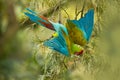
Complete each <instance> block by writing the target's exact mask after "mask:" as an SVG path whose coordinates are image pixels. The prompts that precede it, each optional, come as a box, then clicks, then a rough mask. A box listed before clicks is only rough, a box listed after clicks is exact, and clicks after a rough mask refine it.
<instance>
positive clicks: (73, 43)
mask: <svg viewBox="0 0 120 80" xmlns="http://www.w3.org/2000/svg"><path fill="white" fill-rule="evenodd" d="M27 10H28V11H29V12H25V15H27V16H28V17H29V18H30V20H31V21H33V22H35V23H37V24H39V25H41V26H44V27H46V28H48V29H51V30H53V31H55V32H56V33H55V34H53V36H54V37H53V38H51V39H49V40H46V41H45V42H44V45H45V46H48V47H50V48H51V49H53V50H56V51H58V52H60V53H62V54H64V55H66V56H69V55H71V54H76V55H80V54H82V53H83V48H82V47H81V46H85V45H86V44H87V43H88V42H89V40H90V36H91V34H92V30H93V24H94V10H93V9H90V10H89V11H88V12H87V13H86V14H85V15H84V17H82V18H80V19H79V20H67V22H66V25H65V26H64V25H63V24H61V23H55V22H52V21H50V20H48V19H47V18H45V17H44V16H38V15H37V14H36V13H35V12H34V11H32V10H30V9H29V8H27Z"/></svg>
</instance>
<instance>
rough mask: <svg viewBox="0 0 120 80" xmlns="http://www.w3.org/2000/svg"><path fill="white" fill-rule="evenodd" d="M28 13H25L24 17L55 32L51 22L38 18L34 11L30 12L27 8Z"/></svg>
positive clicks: (42, 17) (41, 17)
mask: <svg viewBox="0 0 120 80" xmlns="http://www.w3.org/2000/svg"><path fill="white" fill-rule="evenodd" d="M26 10H27V11H28V12H25V15H26V16H28V17H29V18H30V20H31V21H33V22H35V23H37V24H39V25H41V26H44V27H46V28H48V29H51V30H55V29H54V27H53V25H52V24H51V22H50V21H49V20H48V19H47V18H45V17H44V16H38V15H37V13H35V12H34V11H32V10H30V9H29V8H27V9H26Z"/></svg>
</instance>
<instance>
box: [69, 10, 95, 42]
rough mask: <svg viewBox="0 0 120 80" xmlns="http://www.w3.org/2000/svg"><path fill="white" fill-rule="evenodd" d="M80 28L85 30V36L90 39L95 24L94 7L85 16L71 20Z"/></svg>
mask: <svg viewBox="0 0 120 80" xmlns="http://www.w3.org/2000/svg"><path fill="white" fill-rule="evenodd" d="M71 22H73V23H74V24H75V25H76V26H77V27H78V28H79V29H80V30H82V31H83V33H84V37H85V38H86V40H87V41H89V39H90V36H91V34H92V30H93V24H94V9H90V10H89V11H88V12H87V13H86V14H85V16H84V17H83V18H81V19H79V20H71Z"/></svg>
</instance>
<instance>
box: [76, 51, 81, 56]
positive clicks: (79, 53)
mask: <svg viewBox="0 0 120 80" xmlns="http://www.w3.org/2000/svg"><path fill="white" fill-rule="evenodd" d="M82 54H83V50H80V52H75V55H77V56H79V55H82Z"/></svg>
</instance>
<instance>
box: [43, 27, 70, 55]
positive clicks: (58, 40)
mask: <svg viewBox="0 0 120 80" xmlns="http://www.w3.org/2000/svg"><path fill="white" fill-rule="evenodd" d="M61 29H62V28H60V29H59V33H58V36H57V37H54V38H52V39H50V40H47V41H45V42H44V45H45V46H48V47H50V48H51V49H53V50H56V51H58V52H60V53H62V54H64V55H66V56H69V55H70V54H69V50H68V47H67V42H66V40H65V38H64V36H63V32H62V30H61Z"/></svg>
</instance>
